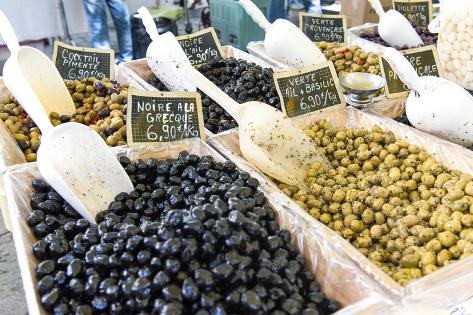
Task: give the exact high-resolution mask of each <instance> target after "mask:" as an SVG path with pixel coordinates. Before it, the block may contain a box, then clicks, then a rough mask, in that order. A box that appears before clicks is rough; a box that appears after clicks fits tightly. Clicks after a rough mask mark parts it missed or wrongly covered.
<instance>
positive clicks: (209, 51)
mask: <svg viewBox="0 0 473 315" xmlns="http://www.w3.org/2000/svg"><path fill="white" fill-rule="evenodd" d="M177 40H178V41H179V44H181V47H182V49H183V50H184V52H185V53H186V55H187V58H189V61H190V63H191V65H193V66H194V67H196V66H200V65H201V64H203V63H207V62H210V61H213V60H219V59H222V58H223V49H222V45H220V41H219V40H218V38H217V33H215V30H214V28H213V27H209V28H206V29H205V30H202V31H200V32H196V33H193V34H190V35H184V36H179V37H177Z"/></svg>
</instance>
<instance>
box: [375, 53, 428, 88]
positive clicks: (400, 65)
mask: <svg viewBox="0 0 473 315" xmlns="http://www.w3.org/2000/svg"><path fill="white" fill-rule="evenodd" d="M383 57H384V59H386V60H387V62H388V63H389V65H390V66H391V68H393V70H394V72H396V74H397V75H398V76H399V78H400V79H401V81H402V82H404V83H405V84H406V85H407V86H408V87H409V88H410V89H411V90H414V91H416V92H418V93H420V94H421V93H422V92H423V91H424V90H425V87H424V85H423V83H422V81H421V79H420V77H419V75H418V74H417V71H416V70H415V69H414V67H413V66H412V65H411V63H410V62H409V61H408V60H407V59H406V58H405V57H404V55H403V54H401V53H400V52H399V51H397V50H396V49H394V48H384V49H383Z"/></svg>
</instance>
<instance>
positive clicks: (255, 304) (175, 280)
mask: <svg viewBox="0 0 473 315" xmlns="http://www.w3.org/2000/svg"><path fill="white" fill-rule="evenodd" d="M117 149H118V150H115V151H116V152H117V154H118V156H119V160H120V162H121V163H122V164H123V165H124V167H125V169H126V171H127V172H128V173H129V174H130V175H129V176H130V178H131V179H132V180H133V182H134V183H135V185H136V189H135V190H134V191H133V192H131V193H130V194H120V195H118V196H117V197H116V200H115V201H114V202H112V203H111V205H110V207H109V209H108V210H106V209H104V210H105V211H104V212H103V213H102V214H101V215H100V216H99V219H98V221H99V224H98V225H92V226H91V225H89V224H88V223H87V221H85V220H83V219H80V218H79V217H78V216H77V213H76V212H75V211H74V209H73V208H72V207H70V206H67V207H66V209H65V210H64V211H65V212H63V213H58V212H57V211H56V210H60V209H62V205H61V204H60V203H58V201H59V200H62V199H61V197H60V196H58V195H57V194H56V193H54V192H53V191H52V190H51V189H50V187H49V186H48V185H47V184H46V183H45V182H44V181H43V180H40V179H39V180H38V179H37V178H38V177H39V172H38V169H37V167H36V165H35V164H24V165H18V166H15V167H12V168H11V169H10V170H9V171H8V172H7V174H6V175H5V178H6V182H7V186H8V187H9V188H10V189H9V191H10V192H11V193H10V195H9V202H10V211H11V214H12V218H14V222H13V226H14V229H13V233H14V237H15V242H16V244H17V248H18V255H19V257H20V259H19V262H20V267H21V270H22V277H23V280H24V288H25V292H26V294H27V296H28V297H29V298H28V300H27V301H28V308H29V312H30V314H48V313H53V311H54V310H55V309H56V310H57V311H61V310H63V311H64V310H65V311H70V310H76V311H77V309H79V310H84V311H88V310H91V311H93V313H100V312H103V311H104V310H106V311H107V312H108V311H111V310H116V311H118V310H122V311H123V312H133V310H135V311H137V310H138V309H141V310H143V311H144V310H149V311H150V312H151V311H152V310H153V309H154V310H155V311H158V310H162V308H166V309H170V310H176V309H183V310H187V309H192V305H195V309H193V310H194V311H195V312H197V311H198V310H199V309H200V308H204V309H207V311H210V310H211V309H221V308H222V307H225V308H226V309H228V310H230V309H231V310H233V311H234V312H237V313H241V312H244V311H246V312H256V311H258V310H260V311H262V310H265V309H266V310H267V309H268V308H271V309H273V310H275V309H278V308H282V309H284V310H293V311H294V312H296V313H299V310H302V309H307V308H309V309H310V308H315V310H316V311H317V312H318V313H319V314H327V313H331V312H333V311H335V310H337V309H338V308H339V307H340V306H339V304H338V303H337V302H335V301H340V302H341V303H342V306H346V307H344V309H342V313H343V311H344V310H346V312H347V314H349V313H350V310H351V311H352V312H353V311H356V310H360V309H367V308H370V307H373V308H374V309H375V310H376V309H379V306H377V304H378V303H379V304H380V305H382V300H381V301H380V299H379V298H378V299H376V298H375V297H377V294H379V292H381V289H380V288H379V287H377V286H376V284H375V283H374V281H373V280H372V279H370V278H368V277H366V275H364V274H363V273H360V272H359V270H357V269H356V267H355V266H353V263H352V262H351V261H350V260H348V259H346V258H345V257H343V256H337V255H327V254H326V253H332V252H333V253H335V252H336V251H337V248H336V247H335V246H329V247H324V248H320V247H315V246H313V245H312V244H315V243H316V242H318V241H319V240H318V238H319V237H320V235H318V233H317V231H316V230H314V229H313V228H312V227H310V225H307V223H306V222H305V221H304V220H301V219H300V218H299V217H298V215H296V214H295V213H293V212H291V211H289V210H288V209H287V208H284V207H283V206H281V205H279V204H277V203H275V202H274V201H273V200H272V198H269V196H270V195H271V194H272V193H274V192H275V191H272V192H271V191H269V190H265V188H264V186H262V187H261V190H259V189H258V187H259V183H258V180H257V179H255V178H252V177H251V176H250V175H249V173H247V172H244V171H240V170H238V169H237V168H236V167H235V165H234V164H233V163H232V162H230V161H225V160H224V159H223V158H222V157H221V156H220V155H219V154H218V153H216V151H214V150H213V149H211V148H210V147H209V146H208V145H206V144H204V143H203V142H201V141H200V140H191V141H189V142H187V143H181V144H176V143H172V144H170V143H163V144H158V145H156V146H148V147H147V148H133V149H124V148H117ZM183 151H184V152H183ZM185 151H187V152H189V153H187V152H185ZM130 161H132V162H130ZM145 161H146V162H145ZM150 172H151V174H150ZM166 174H167V176H166ZM215 174H218V175H219V176H220V177H218V178H217V179H214V178H215ZM178 178H179V179H180V180H181V183H179V184H177V183H176V180H177V179H178ZM35 179H36V180H35ZM158 179H159V182H160V184H159V187H160V188H158V187H155V186H154V185H153V184H152V183H153V182H155V181H157V180H158ZM196 179H198V180H197V182H196ZM32 183H33V186H32ZM196 186H197V187H196ZM216 186H222V187H221V189H217V187H216ZM212 187H214V188H212ZM149 189H151V191H150V190H149ZM209 189H216V190H215V191H214V193H212V194H206V193H204V192H203V190H209ZM13 191H15V193H13ZM35 191H36V192H35ZM265 197H268V198H265ZM123 198H125V199H123ZM126 200H128V201H126ZM145 200H147V202H145ZM197 200H199V201H198V202H197V203H196V201H197ZM131 201H133V206H132V207H131V211H129V210H126V211H125V212H123V210H124V208H123V207H125V208H126V207H128V205H129V204H130V203H131ZM46 204H48V205H51V206H52V208H47V207H45V206H46ZM135 204H136V207H135ZM151 204H152V205H151ZM191 204H193V206H191ZM13 214H14V215H13ZM161 214H163V216H161ZM46 223H48V224H49V225H47V224H46ZM54 231H58V233H56V234H54ZM261 236H264V237H262V238H261ZM125 239H126V241H125ZM74 240H75V241H74ZM69 241H71V245H72V246H69ZM239 242H240V243H239ZM241 242H245V244H246V245H244V246H243V245H242V243H241ZM73 244H75V245H73ZM93 244H96V245H95V246H94V245H93ZM197 248H201V249H202V250H196V249H197ZM32 250H33V251H32ZM217 253H220V254H217ZM151 256H153V257H154V258H153V257H151ZM292 257H294V259H292ZM337 257H338V258H337ZM120 262H121V263H120ZM126 262H128V263H126ZM261 262H265V264H261ZM269 263H271V266H270V265H269ZM303 263H306V266H307V267H305V266H304V265H303ZM110 267H112V268H110ZM51 268H52V269H51ZM327 269H330V270H331V272H330V274H326V273H325V270H327ZM309 271H310V272H309ZM314 275H315V277H316V279H317V280H315V278H314ZM289 276H290V277H291V278H290V279H289V278H287V277H289ZM268 277H270V278H268ZM51 278H52V279H56V280H57V282H56V281H54V280H53V282H51V280H52V279H51ZM269 279H271V281H269ZM285 279H287V281H286V280H285ZM296 279H301V281H302V282H299V281H296V282H293V281H294V280H296ZM327 279H330V281H327ZM266 280H268V281H266ZM273 280H274V281H276V282H273ZM278 281H282V283H284V285H281V286H279V289H276V288H275V287H274V285H275V284H276V283H279V282H278ZM288 281H289V282H288ZM316 281H317V282H319V283H320V284H321V286H318V285H317V284H316ZM227 283H228V284H230V283H231V285H227ZM339 283H343V286H344V285H345V284H349V285H350V288H351V290H341V288H342V287H340V284H339ZM194 284H195V285H194ZM176 287H178V289H176ZM182 288H184V289H185V290H182V291H181V289H182ZM321 288H322V289H321ZM373 288H375V291H373ZM77 290H79V291H77ZM280 290H282V291H280ZM287 290H290V292H291V293H290V296H291V297H292V298H286V297H285V296H286V292H289V291H287ZM323 291H324V292H325V291H326V292H330V293H329V295H328V296H329V297H330V298H331V299H329V298H327V296H326V295H325V294H324V293H323ZM74 292H76V293H77V292H82V293H83V294H82V295H78V294H75V293H74ZM151 292H153V293H152V294H153V295H152V296H153V298H150V294H151ZM311 292H312V293H311ZM158 295H159V298H158ZM223 295H227V296H229V297H228V298H225V297H224V296H223ZM237 297H239V298H238V299H237ZM241 297H245V298H243V299H241ZM365 300H366V301H365ZM126 301H128V302H126ZM192 301H195V302H192ZM357 302H359V303H357ZM351 304H353V305H351ZM283 305H284V306H283ZM227 307H228V308H227ZM263 313H264V312H263ZM312 313H313V312H312ZM308 314H310V312H309V313H308Z"/></svg>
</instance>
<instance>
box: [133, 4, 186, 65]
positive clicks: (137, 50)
mask: <svg viewBox="0 0 473 315" xmlns="http://www.w3.org/2000/svg"><path fill="white" fill-rule="evenodd" d="M153 18H154V22H155V23H156V27H157V28H158V33H159V34H163V33H166V32H171V33H173V34H174V35H176V36H177V24H176V22H175V21H173V20H171V19H167V18H165V17H160V16H153ZM131 36H132V40H133V59H141V58H145V57H146V50H147V49H148V46H149V44H151V38H150V37H149V35H148V33H147V32H146V29H145V27H144V25H143V22H142V21H141V17H140V16H139V15H138V14H137V13H135V14H133V15H132V16H131Z"/></svg>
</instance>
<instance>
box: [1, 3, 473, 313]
mask: <svg viewBox="0 0 473 315" xmlns="http://www.w3.org/2000/svg"><path fill="white" fill-rule="evenodd" d="M368 2H369V3H371V5H372V6H373V8H374V9H375V11H376V13H377V14H378V15H379V17H380V23H379V24H377V25H376V24H372V25H361V26H358V27H354V28H352V29H350V30H349V32H348V35H349V38H348V41H344V42H343V43H329V42H325V41H321V42H311V41H310V39H309V38H307V36H305V35H304V34H303V33H302V32H301V31H300V30H299V29H297V27H296V26H295V25H293V24H291V23H290V22H289V21H284V20H277V21H276V22H274V23H272V24H271V23H269V22H268V21H267V20H266V18H265V17H264V16H263V14H262V13H261V12H260V11H259V10H258V9H257V7H256V6H255V5H254V4H253V3H252V2H251V0H240V1H239V2H238V3H236V4H237V5H240V6H241V7H243V8H244V9H245V10H246V11H247V13H248V15H249V16H251V18H253V19H254V20H255V21H256V22H257V23H258V24H259V25H260V26H261V28H262V29H264V31H265V32H266V38H265V41H264V42H258V43H253V44H251V45H249V46H248V50H249V51H250V52H251V53H252V54H254V55H255V56H257V57H254V56H251V55H248V54H246V53H244V52H243V51H240V50H238V49H235V48H234V47H232V46H226V47H222V46H221V45H220V43H219V40H218V36H219V33H218V32H215V31H214V29H212V28H208V29H206V30H203V31H201V32H198V33H194V34H191V35H189V36H186V37H178V38H176V37H174V35H173V34H171V33H166V34H163V35H159V34H158V32H157V29H156V25H155V23H154V21H153V20H152V18H151V17H150V15H149V13H148V11H147V10H146V9H145V8H141V9H140V10H139V15H140V17H141V19H142V21H143V23H144V25H145V28H146V31H147V32H148V33H149V34H150V36H151V38H152V43H151V44H150V45H149V47H148V50H147V58H146V59H142V60H136V61H131V62H126V63H122V64H120V65H118V66H117V70H118V71H117V73H116V77H117V78H119V79H118V80H110V79H107V78H104V79H98V78H96V77H89V78H84V79H82V80H74V81H63V80H58V78H59V75H58V72H57V71H56V69H54V68H52V66H53V63H52V62H50V61H49V59H48V58H47V57H45V56H44V55H43V54H42V53H40V52H37V51H35V50H34V49H30V48H28V47H20V46H19V45H18V42H17V40H16V38H15V34H14V32H13V29H12V28H11V26H10V25H9V23H8V20H7V18H6V17H5V16H4V15H3V14H2V13H1V11H0V25H2V26H4V27H2V28H0V31H1V34H2V36H3V37H4V39H5V41H6V43H7V44H8V47H9V49H10V50H11V53H12V56H11V57H10V59H9V61H8V62H7V65H6V67H5V70H4V75H5V81H6V83H8V86H9V87H10V88H11V92H12V94H13V95H14V96H13V95H11V94H10V93H9V92H8V90H7V89H6V87H4V86H3V85H2V81H0V118H1V119H0V143H1V144H2V145H1V146H0V171H1V176H0V209H1V210H2V215H3V218H4V221H5V224H6V226H7V229H9V230H10V229H11V231H12V233H13V238H14V243H15V249H16V252H17V258H18V263H19V266H20V270H21V277H22V282H23V288H24V290H25V296H26V301H27V304H28V311H29V313H30V314H35V315H36V314H38V315H43V314H85V315H93V314H163V315H164V314H173V315H178V314H198V315H205V314H212V315H217V314H218V315H224V314H235V315H237V314H246V313H248V314H257V315H259V314H261V315H263V314H272V315H276V314H277V315H283V314H294V315H299V314H301V315H309V314H314V315H318V314H320V315H323V314H332V313H336V314H339V315H344V314H366V315H377V314H439V315H440V314H444V313H451V314H453V313H455V312H456V311H457V309H454V308H456V307H457V306H459V305H460V303H464V302H465V301H467V300H471V290H470V287H471V281H472V279H473V258H472V257H470V256H472V254H473V152H472V150H470V149H469V148H467V146H471V147H473V136H472V134H473V130H471V127H470V125H471V121H472V120H473V116H472V115H473V114H471V110H470V108H471V107H472V106H473V96H471V95H470V94H469V93H468V91H467V90H465V89H464V88H468V87H469V82H470V81H471V80H470V77H469V76H470V74H471V73H470V70H471V69H470V59H471V58H470V57H471V56H470V55H471V53H470V50H471V48H470V46H468V45H469V41H471V38H470V37H471V36H470V35H469V33H470V28H471V27H470V26H471V25H470V24H471V23H470V22H469V20H468V17H469V15H468V14H469V13H471V12H473V5H471V4H470V3H469V2H467V1H466V0H460V1H458V2H456V4H453V1H448V2H444V4H446V6H445V7H443V8H442V16H443V17H442V19H441V24H440V33H439V36H438V38H437V34H433V33H430V32H429V31H428V29H427V28H426V27H423V28H421V27H415V26H413V25H411V24H409V22H408V21H407V20H406V18H404V17H403V16H402V15H401V14H400V13H399V12H396V11H394V10H389V11H387V12H384V10H383V8H382V7H381V4H380V1H379V0H368ZM383 3H384V4H386V1H384V2H383ZM427 4H428V3H427ZM447 4H448V5H447ZM423 5H424V4H423ZM424 7H425V5H424ZM406 8H407V6H406V7H403V10H404V9H406ZM412 8H413V7H412V6H409V10H412ZM444 8H447V9H445V10H444ZM423 12H424V11H423ZM425 12H427V11H425ZM425 12H424V13H425ZM424 13H423V14H424ZM303 15H304V14H302V15H301V16H303ZM314 16H315V17H316V18H312V19H311V21H312V22H313V23H312V22H311V23H312V24H311V25H313V29H315V28H316V25H319V24H323V23H329V24H330V23H333V25H332V26H333V27H334V28H336V32H339V33H338V34H339V35H340V34H341V32H342V31H344V34H346V33H345V31H346V26H345V23H344V22H340V23H339V22H338V20H339V21H343V20H344V17H341V18H339V19H338V20H337V22H335V21H334V18H333V17H332V18H329V17H327V16H325V18H324V16H323V15H322V16H316V15H314ZM423 16H424V17H425V16H426V15H425V14H424V15H423ZM327 18H328V19H327ZM401 18H402V19H401ZM321 21H324V22H321ZM330 21H331V22H330ZM306 24H310V23H309V22H308V20H307V18H306ZM342 24H343V25H344V26H343V27H341V26H340V25H342ZM229 25H230V23H229ZM228 27H230V26H228ZM294 28H296V29H294ZM309 28H310V27H309ZM318 30H322V32H326V34H328V33H330V32H331V31H329V30H330V28H320V29H318ZM323 30H325V31H323ZM227 31H230V30H227ZM378 31H379V33H378ZM221 35H222V34H220V36H221ZM332 35H333V34H332ZM469 36H470V37H469ZM314 38H316V37H315V35H314ZM332 38H333V36H332ZM338 38H339V41H342V40H343V38H342V37H340V36H338ZM437 39H438V45H437V46H438V47H439V51H441V52H442V54H443V58H444V59H443V60H442V63H443V66H444V67H445V68H448V69H444V71H445V70H446V73H448V75H447V78H443V72H442V69H441V67H440V62H439V58H438V56H437V48H436V44H437ZM426 45H427V46H426ZM413 47H414V48H413ZM405 48H413V49H411V50H405ZM400 50H402V51H400ZM469 56H470V57H469ZM262 60H263V61H262ZM266 62H267V63H266ZM35 63H37V64H38V66H37V67H35ZM280 72H281V73H280ZM429 75H430V76H429ZM434 76H435V77H434ZM49 78H51V80H48V79H49ZM449 79H451V80H452V81H449ZM469 80H470V81H469ZM453 81H455V82H453ZM118 82H126V84H120V83H118ZM128 85H129V86H133V89H130V90H128ZM340 86H343V87H345V91H343V90H342V89H341V88H340ZM383 86H385V87H384V88H385V89H386V91H385V95H383V96H377V93H378V92H380V91H381V89H382V88H383ZM462 86H463V87H462ZM43 87H44V88H43ZM472 87H473V86H472ZM140 90H141V91H140ZM143 90H146V91H143ZM164 91H166V93H165V92H164ZM56 92H57V93H56ZM189 92H191V93H189ZM196 92H198V93H196ZM344 92H347V94H344ZM349 93H351V94H349ZM407 95H408V96H407ZM279 97H281V99H280V98H279ZM317 97H319V99H318V98H317ZM48 100H51V102H48ZM355 101H356V102H355ZM190 103H192V104H190ZM346 103H349V104H350V105H352V106H353V107H352V106H348V107H347V106H346ZM20 104H21V105H20ZM60 104H65V107H61V106H60ZM194 105H195V106H194ZM357 108H360V109H361V110H360V109H357ZM28 113H29V114H31V115H28ZM138 113H139V115H138ZM127 114H128V115H127ZM175 115H179V117H180V118H179V119H177V120H176V119H174V118H170V117H171V116H175ZM404 115H407V117H404ZM157 117H160V118H159V119H157ZM189 117H192V119H194V118H195V119H196V120H195V121H194V120H192V121H191V120H190V118H189ZM161 118H162V120H161ZM155 119H156V120H155ZM165 119H167V120H166V121H165ZM170 119H174V120H173V121H171V120H170ZM395 120H397V121H395ZM35 122H36V123H37V125H36V124H35ZM169 126H172V128H174V130H176V133H175V134H174V135H171V134H169V135H166V131H165V129H169V128H168V127H169ZM165 127H166V128H165ZM150 128H156V129H150ZM196 128H197V129H198V130H199V132H196V133H190V132H188V131H189V130H195V129H196ZM204 128H205V129H204ZM127 129H128V130H127ZM150 130H151V132H152V133H153V135H154V136H153V137H149V132H150ZM41 131H43V133H42V132H41ZM127 131H128V133H129V134H128V138H129V139H128V140H130V138H133V139H132V140H133V141H127ZM184 134H185V136H184ZM135 136H136V137H135ZM184 138H185V139H184ZM158 141H159V142H158ZM162 141H169V142H162ZM204 141H207V143H208V144H207V143H206V142H204ZM36 160H38V161H37V163H26V162H34V161H36ZM5 201H6V203H5ZM7 212H8V215H6V213H7ZM0 245H1V244H0ZM0 271H1V270H0ZM0 309H1V307H0ZM452 312H453V313H452ZM0 313H1V311H0Z"/></svg>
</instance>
